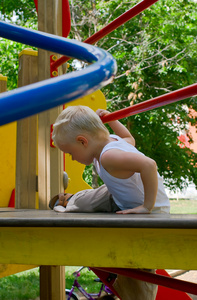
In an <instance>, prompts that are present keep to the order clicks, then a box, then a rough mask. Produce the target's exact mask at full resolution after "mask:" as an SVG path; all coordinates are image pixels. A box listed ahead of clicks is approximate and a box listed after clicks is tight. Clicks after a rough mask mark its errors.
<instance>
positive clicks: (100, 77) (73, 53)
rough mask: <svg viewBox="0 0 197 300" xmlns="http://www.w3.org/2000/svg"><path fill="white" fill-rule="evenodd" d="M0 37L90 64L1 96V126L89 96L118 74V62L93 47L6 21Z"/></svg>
mask: <svg viewBox="0 0 197 300" xmlns="http://www.w3.org/2000/svg"><path fill="white" fill-rule="evenodd" d="M0 36H1V37H3V38H6V39H9V40H13V41H16V42H19V43H24V44H26V45H30V46H34V47H37V48H41V49H44V50H48V51H51V52H54V53H59V54H62V55H66V56H68V57H72V58H77V59H79V60H82V61H86V62H88V63H91V65H89V66H88V67H87V68H86V69H83V70H80V71H75V72H72V73H68V74H65V75H62V76H59V77H55V78H51V79H47V80H44V81H41V82H38V83H34V84H31V85H28V86H25V87H22V88H18V89H15V90H13V91H9V92H5V93H2V94H0V125H3V124H7V123H10V122H13V121H16V120H19V119H22V118H25V117H28V116H31V115H34V114H37V113H39V112H42V111H44V110H48V109H50V108H53V107H55V106H58V105H61V104H64V103H67V102H69V101H72V100H75V99H77V98H80V97H82V96H85V95H88V94H90V93H92V92H94V91H96V90H98V89H100V88H102V87H103V86H105V85H107V84H108V83H109V82H110V81H111V80H112V78H113V76H114V75H115V74H116V70H117V66H116V61H115V59H114V58H113V57H112V56H111V55H110V54H109V53H108V52H106V51H104V50H102V49H100V48H98V47H95V46H92V45H88V44H85V43H81V42H78V41H76V40H70V39H65V38H62V37H59V36H56V35H52V34H48V33H44V32H40V31H36V30H31V29H26V28H23V27H19V26H16V25H12V24H9V23H5V22H0Z"/></svg>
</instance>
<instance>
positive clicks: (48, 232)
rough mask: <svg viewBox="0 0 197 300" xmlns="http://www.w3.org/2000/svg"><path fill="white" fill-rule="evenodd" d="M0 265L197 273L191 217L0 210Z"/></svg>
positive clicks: (196, 230) (196, 228) (196, 224)
mask: <svg viewBox="0 0 197 300" xmlns="http://www.w3.org/2000/svg"><path fill="white" fill-rule="evenodd" d="M0 243H1V247H0V263H5V264H10V263H11V264H13V263H16V264H30V265H31V264H36V265H87V266H92V267H93V266H94V267H122V268H125V267H126V268H157V269H184V270H189V269H190V270H195V269H197V261H196V259H195V255H196V249H197V216H196V215H170V216H161V215H147V216H144V215H116V214H82V213H75V214H72V213H68V214H60V213H59V214H58V213H55V212H53V211H39V210H7V211H6V209H4V210H1V212H0Z"/></svg>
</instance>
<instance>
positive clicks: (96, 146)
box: [51, 106, 170, 300]
mask: <svg viewBox="0 0 197 300" xmlns="http://www.w3.org/2000/svg"><path fill="white" fill-rule="evenodd" d="M105 114H108V112H107V111H106V110H98V111H97V112H96V113H95V112H94V111H93V110H91V109H90V108H89V107H86V106H70V107H67V108H66V109H65V110H64V111H62V113H61V114H60V115H59V116H58V118H57V120H56V122H55V124H54V129H53V136H52V138H53V141H54V143H55V145H56V146H57V147H58V148H59V149H60V150H62V151H63V152H64V153H69V154H70V155H71V156H72V159H73V160H77V161H78V162H80V163H83V164H85V165H89V164H91V163H92V162H94V164H95V166H96V169H97V172H98V174H99V176H100V177H101V179H102V180H103V182H104V183H105V185H106V186H104V187H105V188H106V187H107V190H108V193H109V195H112V197H113V200H114V202H115V203H116V205H117V206H118V207H119V208H120V210H118V211H117V213H119V214H130V213H136V214H137V213H138V214H149V213H169V211H170V204H169V199H168V197H167V195H166V193H165V190H164V186H163V183H162V179H161V177H160V176H159V174H158V172H157V166H156V163H155V161H154V160H152V159H150V158H148V157H146V156H145V155H144V154H142V153H141V152H139V151H138V150H137V149H136V148H135V140H134V138H133V136H132V135H131V134H130V132H129V131H128V130H127V129H126V128H125V127H124V126H123V125H122V124H121V123H120V122H119V121H112V122H110V123H109V126H110V127H111V128H112V130H113V131H114V132H115V134H116V135H110V134H109V132H108V130H107V129H106V127H105V126H104V125H103V123H102V121H101V119H100V117H102V116H104V115H105ZM90 191H91V192H90ZM88 193H91V195H92V196H91V197H90V198H88V199H89V200H88V201H87V197H88ZM94 193H95V199H96V201H100V199H102V196H100V195H98V194H97V195H96V190H89V192H86V193H85V194H83V195H82V197H79V199H80V201H79V203H81V204H82V203H83V199H86V207H87V204H88V203H89V206H91V204H90V203H91V201H92V200H93V199H94V197H93V196H94ZM61 197H62V198H61ZM68 197H69V196H68V195H61V196H59V199H56V202H55V201H54V200H53V204H52V205H51V208H53V207H54V206H55V205H57V207H58V206H60V207H63V206H64V207H66V208H67V206H69V205H68V203H69V202H70V201H71V200H72V198H71V200H69V202H68V201H67V198H68ZM57 198H58V197H57ZM107 201H108V198H107ZM101 203H102V202H101ZM64 207H63V209H65V208H64ZM80 207H81V208H82V211H83V205H80ZM150 272H154V270H152V271H151V270H150ZM114 288H115V289H116V291H117V292H118V294H119V295H120V297H121V299H123V300H132V299H133V300H134V299H135V300H144V299H147V300H154V299H155V297H156V293H157V286H156V285H154V284H149V283H147V282H143V281H139V280H135V279H132V278H128V277H125V276H120V275H118V276H117V279H116V281H115V283H114Z"/></svg>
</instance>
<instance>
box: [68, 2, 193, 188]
mask: <svg viewBox="0 0 197 300" xmlns="http://www.w3.org/2000/svg"><path fill="white" fill-rule="evenodd" d="M73 2H74V3H75V5H73V11H72V19H73V20H74V22H73V24H74V28H73V30H72V32H71V36H72V37H75V38H78V39H79V40H82V41H83V40H85V39H86V38H87V37H88V36H90V35H91V34H93V33H94V32H95V31H97V30H99V29H101V28H103V27H104V26H105V25H107V24H108V23H109V22H111V21H113V20H114V19H115V18H117V17H118V16H120V15H121V14H122V13H124V12H125V11H126V10H128V9H130V8H131V7H132V6H134V5H135V4H136V3H138V2H139V1H131V2H128V1H122V0H121V1H120V0H116V1H105V0H103V1H92V2H89V1H88V4H89V5H92V6H91V7H90V6H89V7H88V6H86V5H85V4H84V3H85V2H84V1H82V2H81V1H80V3H81V4H80V5H81V6H80V12H81V13H80V14H78V12H77V10H75V7H77V6H78V1H77V0H76V1H73ZM82 11H83V13H82ZM196 19H197V13H196V3H195V2H194V1H186V0H181V1H175V0H165V1H162V0H160V1H158V2H157V3H155V4H154V5H152V6H151V7H150V8H148V9H147V10H145V11H143V12H142V13H141V14H139V15H138V16H136V17H135V18H133V19H132V20H130V21H128V22H127V23H125V24H124V25H122V26H121V27H120V28H118V29H116V30H115V31H114V32H112V33H110V34H109V35H108V36H107V37H105V38H103V39H102V40H100V41H99V42H98V43H97V45H98V46H99V47H101V48H103V49H105V50H107V51H109V52H110V53H111V54H112V55H113V56H114V57H115V58H116V60H117V63H118V73H117V75H116V77H115V79H114V82H113V83H112V84H110V85H108V86H107V87H105V88H104V89H103V92H104V94H105V96H106V98H107V101H108V109H109V110H110V111H116V110H119V109H121V108H124V107H128V106H130V105H133V104H136V103H139V102H142V101H145V100H148V99H151V98H154V97H156V96H159V95H162V94H165V93H168V92H170V91H173V90H176V89H179V88H182V87H184V86H188V85H190V84H192V83H195V82H196V79H197V74H196V72H195V66H196V65H197V43H196V35H197V28H196ZM77 21H78V23H77ZM95 28H96V29H95ZM196 107H197V104H196V97H192V98H189V99H186V100H184V101H181V102H177V103H174V104H171V105H168V106H165V107H162V108H158V109H155V110H152V111H149V112H146V113H141V114H138V115H136V116H132V117H129V118H125V119H124V120H122V122H123V123H124V124H125V125H126V126H127V127H128V128H130V130H131V132H132V133H133V135H134V137H135V139H136V142H137V148H138V149H139V150H140V151H142V152H144V153H145V154H146V155H147V156H150V157H152V158H153V159H155V160H156V161H157V164H158V169H159V172H160V174H161V175H162V176H163V177H164V179H165V183H166V185H167V186H168V187H170V188H171V189H175V188H177V187H178V188H180V189H182V188H183V187H184V186H186V185H187V183H188V182H194V183H195V184H196V185H197V170H196V168H195V162H196V158H197V155H196V153H194V152H192V151H191V150H190V149H188V148H184V147H180V146H181V142H180V141H179V139H178V136H179V135H180V134H181V133H182V132H186V133H187V134H188V135H189V132H188V123H189V122H190V123H191V124H193V125H195V124H196V119H195V118H194V117H193V116H191V115H190V114H188V112H189V110H190V109H191V108H193V109H194V110H196ZM189 137H190V136H189ZM190 142H191V143H192V139H191V137H190Z"/></svg>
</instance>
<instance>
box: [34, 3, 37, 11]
mask: <svg viewBox="0 0 197 300" xmlns="http://www.w3.org/2000/svg"><path fill="white" fill-rule="evenodd" d="M34 4H35V7H36V11H37V12H38V0H34Z"/></svg>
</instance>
